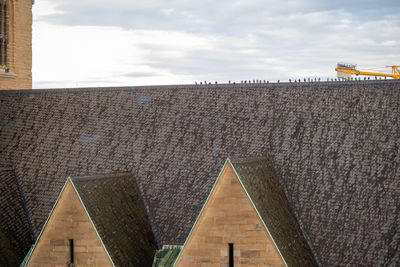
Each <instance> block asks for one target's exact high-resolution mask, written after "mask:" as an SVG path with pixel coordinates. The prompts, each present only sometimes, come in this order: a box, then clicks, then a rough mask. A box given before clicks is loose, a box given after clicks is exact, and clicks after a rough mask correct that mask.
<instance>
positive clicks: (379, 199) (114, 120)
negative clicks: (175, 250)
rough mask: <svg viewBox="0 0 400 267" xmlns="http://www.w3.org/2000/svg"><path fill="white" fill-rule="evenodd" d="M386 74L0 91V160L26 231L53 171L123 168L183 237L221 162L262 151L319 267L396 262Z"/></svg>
mask: <svg viewBox="0 0 400 267" xmlns="http://www.w3.org/2000/svg"><path fill="white" fill-rule="evenodd" d="M399 112H400V83H399V82H398V81H368V82H358V81H357V82H342V83H300V84H299V83H297V84H293V83H292V84H236V85H233V84H231V85H207V86H200V85H198V86H194V85H193V86H189V85H184V86H159V87H157V86H155V87H131V88H99V89H69V90H32V91H2V92H0V160H3V159H4V160H7V161H10V162H12V163H13V166H14V168H15V169H16V170H17V171H18V173H19V174H20V180H21V182H20V183H21V188H22V191H23V192H24V195H25V199H26V206H27V211H28V215H29V217H30V218H31V220H32V226H33V230H34V232H35V233H36V235H37V234H38V232H39V231H40V229H41V227H42V225H43V223H44V221H45V220H46V218H47V216H48V214H49V212H50V210H51V207H52V205H53V204H54V201H55V200H56V198H57V195H58V192H59V191H60V189H61V188H62V186H63V184H64V181H65V177H67V176H72V177H77V176H87V175H95V174H98V173H114V172H128V171H132V173H133V175H134V177H135V178H137V181H138V186H139V189H140V191H141V192H142V194H143V196H144V198H145V200H146V201H145V203H146V206H147V207H146V208H147V209H148V211H149V216H150V219H151V221H152V222H153V224H154V226H155V227H154V228H155V230H156V231H155V233H156V239H157V240H158V243H159V246H161V245H163V244H183V242H184V240H185V238H186V236H187V235H188V233H189V231H190V229H191V227H192V225H193V223H194V221H195V219H196V217H197V215H198V213H199V211H200V209H201V207H202V206H203V204H204V201H205V199H206V197H207V195H208V193H209V191H210V190H211V188H212V185H213V183H214V181H215V179H216V177H217V176H218V172H219V168H220V166H222V164H223V163H224V160H225V159H226V158H227V157H229V156H231V155H235V156H240V157H249V156H261V155H266V156H268V158H269V160H270V163H271V165H272V166H273V168H274V170H275V173H276V176H277V178H278V179H279V182H280V184H281V186H282V188H283V190H284V192H285V195H286V197H287V199H288V201H289V203H290V205H291V208H292V210H293V212H294V214H295V215H296V217H297V220H298V222H299V225H300V227H301V229H302V230H303V232H304V234H305V235H306V236H307V237H308V240H309V242H310V245H311V248H312V250H313V252H314V255H315V256H316V258H317V259H318V260H319V262H320V263H321V264H322V265H326V266H332V265H336V266H337V265H380V264H392V265H396V264H397V265H398V264H399V262H400V255H399V250H398V246H399V243H400V241H399V239H398V232H399V229H398V227H399V225H400V216H399V215H398V214H400V210H399V209H400V194H399V189H398V188H399V187H400V186H399V183H400V179H399V177H400V166H399V162H400V152H399V143H398V140H400V130H399V128H400V119H399V116H398V114H399Z"/></svg>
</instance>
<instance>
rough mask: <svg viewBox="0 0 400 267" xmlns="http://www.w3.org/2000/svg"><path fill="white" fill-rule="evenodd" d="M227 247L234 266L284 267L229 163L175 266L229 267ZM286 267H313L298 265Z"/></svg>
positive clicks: (301, 263) (299, 263)
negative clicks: (231, 254)
mask: <svg viewBox="0 0 400 267" xmlns="http://www.w3.org/2000/svg"><path fill="white" fill-rule="evenodd" d="M269 208H272V207H269ZM273 208H276V207H273ZM229 243H232V244H233V261H234V265H239V266H266V267H284V266H286V265H285V263H284V261H283V260H282V257H281V256H280V254H279V252H278V250H277V248H276V247H275V245H274V243H273V241H272V240H271V238H270V236H269V234H268V232H267V230H266V229H265V227H264V225H263V223H262V221H261V219H260V217H259V216H258V214H257V212H256V210H255V209H254V207H253V205H252V203H251V201H250V199H249V198H248V196H247V194H246V192H245V190H244V189H243V187H242V185H241V184H240V181H239V179H238V177H237V176H236V174H235V172H234V170H233V168H232V166H231V165H230V163H228V164H226V165H225V167H224V169H223V171H222V173H221V175H220V176H219V179H218V181H217V183H216V184H215V187H214V188H213V191H212V192H211V194H210V196H209V198H208V201H207V203H206V204H205V206H204V208H203V210H202V212H201V215H200V216H199V218H198V220H197V222H196V225H195V226H194V228H193V229H192V231H191V233H190V236H189V238H188V240H187V241H186V243H185V246H184V247H183V249H182V252H181V255H180V256H179V258H178V260H177V263H176V266H177V267H184V266H193V267H196V266H197V267H201V266H205V265H207V266H229V256H228V255H229V252H228V251H229V245H228V244H229ZM308 263H310V262H308ZM289 266H313V265H312V262H311V265H310V264H308V265H305V264H304V262H298V263H297V264H296V265H289ZM314 266H315V265H314Z"/></svg>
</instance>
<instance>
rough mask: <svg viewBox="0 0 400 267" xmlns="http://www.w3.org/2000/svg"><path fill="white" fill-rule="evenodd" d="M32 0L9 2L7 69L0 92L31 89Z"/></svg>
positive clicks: (0, 76) (0, 79) (2, 73)
mask: <svg viewBox="0 0 400 267" xmlns="http://www.w3.org/2000/svg"><path fill="white" fill-rule="evenodd" d="M32 4H33V1H32V0H18V1H16V0H10V1H9V35H10V36H9V51H8V57H9V69H10V72H8V73H6V72H5V70H1V69H0V90H7V89H31V88H32Z"/></svg>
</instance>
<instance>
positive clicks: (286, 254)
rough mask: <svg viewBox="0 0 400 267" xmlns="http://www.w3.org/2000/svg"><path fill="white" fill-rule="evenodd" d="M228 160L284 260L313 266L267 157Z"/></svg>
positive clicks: (289, 262)
mask: <svg viewBox="0 0 400 267" xmlns="http://www.w3.org/2000/svg"><path fill="white" fill-rule="evenodd" d="M231 163H232V166H233V167H234V169H235V171H236V173H237V175H238V176H239V179H240V180H241V182H242V183H243V186H244V188H245V189H246V191H247V193H248V194H249V197H250V198H251V200H252V202H253V203H254V205H255V207H256V209H257V211H258V213H259V214H260V217H261V219H262V220H263V222H264V223H265V225H266V227H267V229H268V230H269V233H270V234H271V236H272V238H273V240H274V242H275V243H276V245H277V247H278V249H279V251H280V253H281V254H282V256H283V258H284V259H285V261H286V263H287V264H288V265H289V266H316V262H315V260H314V257H313V255H312V253H311V251H310V249H309V246H308V244H307V242H306V240H305V238H304V236H303V233H302V231H301V229H300V228H299V225H298V223H297V221H296V218H295V217H294V215H293V213H292V210H291V207H290V206H289V203H288V201H287V199H286V196H285V193H284V192H283V190H282V188H281V186H280V184H279V181H278V179H277V178H276V176H275V174H274V171H273V169H272V167H271V165H270V163H269V162H268V159H267V158H265V157H260V158H251V159H250V158H248V159H232V160H231Z"/></svg>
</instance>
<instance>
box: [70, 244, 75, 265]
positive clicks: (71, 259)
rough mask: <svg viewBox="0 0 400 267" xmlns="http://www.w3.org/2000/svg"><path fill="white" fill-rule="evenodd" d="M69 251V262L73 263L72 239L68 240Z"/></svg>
mask: <svg viewBox="0 0 400 267" xmlns="http://www.w3.org/2000/svg"><path fill="white" fill-rule="evenodd" d="M69 252H70V254H69V255H70V261H69V262H70V264H71V265H72V264H74V240H73V239H70V240H69Z"/></svg>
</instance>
